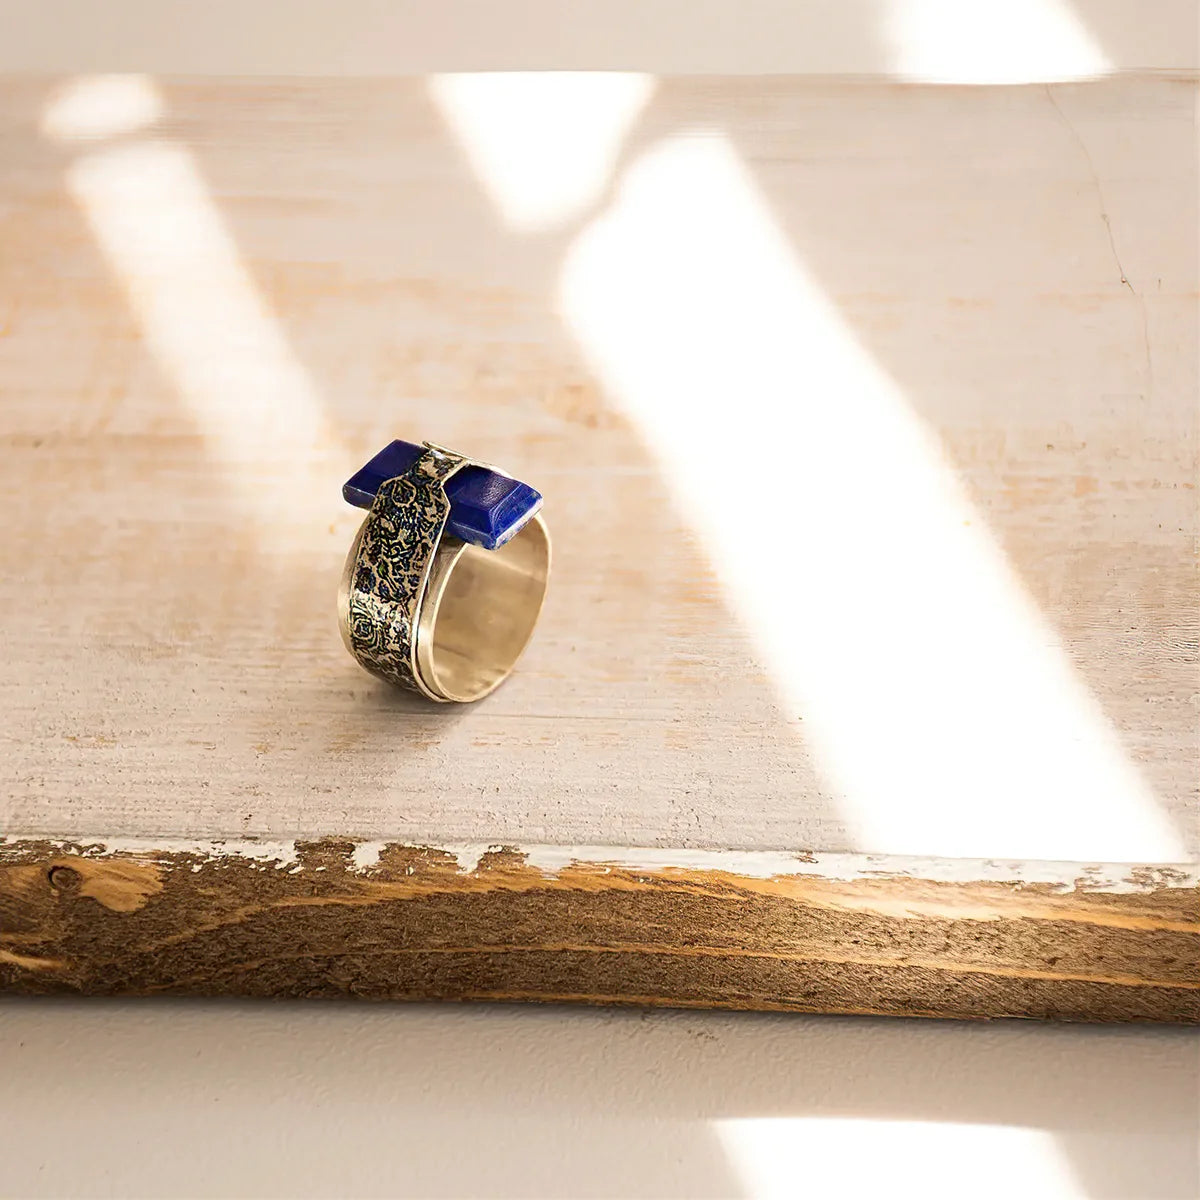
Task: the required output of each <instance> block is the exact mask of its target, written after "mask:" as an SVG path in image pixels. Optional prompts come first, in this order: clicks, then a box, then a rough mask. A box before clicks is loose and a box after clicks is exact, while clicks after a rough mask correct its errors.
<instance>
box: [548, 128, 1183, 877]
mask: <svg viewBox="0 0 1200 1200" xmlns="http://www.w3.org/2000/svg"><path fill="white" fill-rule="evenodd" d="M561 308H562V313H563V316H564V318H565V320H566V321H567V323H568V325H569V327H570V328H571V329H572V330H573V331H574V332H575V334H576V336H577V337H578V339H579V341H580V343H581V345H582V347H583V349H584V351H585V354H586V357H587V359H588V360H589V362H590V365H591V367H592V368H593V370H594V371H595V372H596V374H597V375H598V376H599V377H600V378H601V379H602V380H603V381H604V383H605V384H606V386H607V389H608V391H609V392H610V394H611V395H612V396H613V397H614V398H615V399H616V400H617V402H618V403H620V404H621V405H622V406H623V407H624V408H625V410H626V411H627V412H628V414H629V416H630V417H631V418H632V419H633V420H634V421H635V422H636V424H637V426H638V427H639V428H640V430H641V431H642V433H643V435H644V437H645V439H646V441H647V443H648V444H649V445H650V447H651V448H652V450H653V452H654V454H655V455H656V456H657V458H658V461H659V464H660V465H661V467H662V469H663V470H664V472H665V474H666V476H667V478H668V479H669V481H670V482H671V484H672V485H673V488H674V491H675V494H676V496H677V499H678V503H679V505H680V508H681V510H682V511H683V512H684V513H685V514H686V516H687V519H688V520H689V521H690V522H692V523H693V524H694V525H695V527H696V528H697V530H698V531H699V533H700V534H701V535H702V538H703V542H704V545H705V547H706V548H707V550H708V551H709V553H710V554H711V556H712V558H713V560H714V563H715V566H716V568H717V570H718V573H719V575H720V576H721V578H722V580H723V582H724V585H725V588H726V590H727V594H728V595H729V597H730V600H731V602H732V604H733V606H734V609H735V611H736V612H737V613H738V615H739V616H740V617H741V618H742V619H743V620H744V621H745V622H746V624H747V626H748V627H749V628H750V630H751V631H752V632H753V634H754V635H755V638H756V640H757V642H758V645H759V648H760V654H761V659H762V661H763V663H765V664H766V666H767V667H768V669H769V670H770V672H771V674H772V676H773V677H774V678H775V679H776V680H777V681H778V683H779V685H780V688H781V691H782V693H783V695H784V696H785V698H786V703H787V705H788V708H789V709H790V712H791V715H792V716H794V717H798V718H801V719H802V721H803V726H802V729H803V732H804V734H805V736H806V739H807V741H808V742H809V743H810V744H811V746H812V748H813V751H814V753H815V755H816V757H817V761H818V764H819V766H820V767H821V768H822V770H823V773H824V774H825V776H826V778H827V779H828V780H829V781H831V783H832V784H833V785H834V790H835V793H836V795H837V799H838V803H839V806H840V808H841V810H842V811H843V814H844V815H845V817H846V818H847V819H848V822H849V826H850V829H851V831H852V835H853V838H854V848H856V849H860V850H864V851H870V852H886V853H897V854H900V853H904V854H936V855H945V856H948V857H983V858H990V857H1004V858H1015V859H1020V858H1049V859H1063V860H1067V861H1080V860H1084V861H1088V860H1092V859H1096V860H1105V859H1113V860H1115V861H1135V860H1146V861H1163V862H1170V861H1176V860H1178V859H1179V858H1181V857H1182V856H1183V855H1182V847H1181V845H1180V842H1179V839H1178V837H1177V836H1176V834H1175V832H1174V831H1173V830H1172V828H1171V827H1170V825H1169V824H1168V822H1167V820H1166V818H1165V817H1164V815H1163V814H1162V812H1161V810H1160V808H1159V806H1158V804H1157V803H1156V802H1155V799H1154V797H1153V795H1152V794H1151V793H1150V792H1149V790H1148V789H1147V787H1146V786H1145V784H1144V783H1143V781H1142V780H1141V778H1140V776H1139V774H1138V772H1137V771H1136V770H1135V769H1134V767H1133V765H1132V764H1131V763H1130V761H1129V760H1128V759H1127V757H1126V755H1125V753H1124V752H1123V750H1122V747H1121V744H1120V741H1119V738H1118V736H1117V734H1116V732H1115V730H1114V729H1113V728H1112V727H1111V725H1110V724H1109V722H1108V720H1107V718H1106V717H1105V715H1104V714H1103V712H1102V711H1101V709H1100V707H1099V705H1098V704H1097V703H1096V701H1095V699H1094V698H1093V697H1092V696H1091V694H1090V692H1089V691H1088V690H1087V688H1086V687H1085V686H1084V685H1083V684H1082V683H1081V682H1080V680H1079V679H1078V678H1077V676H1076V674H1075V672H1074V670H1073V668H1072V666H1071V664H1070V662H1069V661H1068V659H1067V656H1066V654H1065V653H1064V650H1063V648H1062V646H1061V644H1060V643H1059V641H1058V638H1057V637H1056V635H1055V633H1054V631H1053V630H1052V629H1051V628H1050V627H1049V626H1048V625H1047V623H1046V622H1045V620H1043V619H1042V617H1041V615H1040V614H1039V612H1038V611H1037V609H1036V607H1035V605H1034V604H1033V603H1032V601H1031V600H1030V598H1029V596H1028V595H1027V593H1026V592H1025V590H1024V588H1023V586H1022V584H1021V582H1020V580H1019V579H1018V578H1017V577H1016V575H1015V574H1014V572H1013V570H1012V568H1011V566H1010V565H1009V564H1008V562H1007V560H1006V558H1005V556H1004V554H1003V552H1002V551H1001V549H1000V548H999V546H998V545H997V543H996V542H995V540H994V539H993V538H992V537H991V536H990V534H989V533H988V531H987V529H986V525H985V523H984V522H983V521H982V520H981V519H980V517H979V514H978V513H977V512H976V511H975V510H974V508H973V506H972V504H971V503H970V501H969V499H968V497H967V495H966V493H965V492H964V490H963V488H962V486H961V484H960V483H959V481H958V479H957V477H956V475H955V473H954V471H953V469H952V468H951V467H950V466H949V464H948V463H947V461H946V460H945V457H944V455H943V453H942V450H941V447H940V445H939V444H938V442H937V441H936V439H935V438H934V437H932V436H931V434H930V433H929V431H928V430H926V428H925V427H924V426H923V425H922V423H921V422H920V421H919V420H918V419H917V417H916V416H915V415H914V414H913V412H912V410H911V409H910V407H909V406H908V404H907V403H906V402H905V399H904V396H903V395H902V394H901V393H900V392H899V390H898V389H897V387H896V385H895V384H894V383H893V382H892V380H891V379H889V378H888V377H887V376H886V375H885V374H884V373H883V372H882V371H881V370H880V369H879V367H878V366H877V365H876V364H875V362H874V361H873V360H872V358H871V357H870V355H869V354H868V353H867V352H866V351H865V350H864V349H863V347H862V346H860V345H859V344H858V343H857V341H856V340H855V338H854V337H853V335H852V334H851V332H850V330H849V329H848V327H847V325H846V323H845V322H844V320H843V319H842V318H841V316H840V315H839V313H838V312H837V310H836V309H835V307H834V306H833V305H832V304H831V303H830V301H829V300H828V298H827V297H826V295H825V294H824V293H823V292H822V291H821V289H820V288H819V287H818V286H817V285H816V284H815V283H814V282H813V281H812V280H811V279H810V278H809V277H808V275H807V274H806V272H805V271H804V270H803V269H802V267H801V266H800V264H799V263H798V262H797V260H796V258H795V256H794V254H793V252H792V249H791V247H790V245H789V244H788V242H787V239H786V237H785V236H784V235H783V233H782V231H781V230H780V229H779V228H778V227H777V225H776V224H775V222H774V220H773V218H772V217H771V215H770V213H769V212H768V211H767V209H766V208H765V206H764V204H763V202H762V200H761V198H760V196H759V194H758V192H757V190H756V188H755V185H754V184H753V182H752V180H751V179H750V178H749V177H748V176H747V174H746V172H745V170H744V168H743V166H742V164H741V162H740V160H739V159H738V157H737V155H736V154H735V152H734V151H733V150H732V148H731V147H730V145H729V144H728V142H727V140H726V139H725V138H724V136H723V135H720V134H717V133H712V134H703V133H695V132H693V133H691V134H689V135H687V136H679V137H676V138H673V139H671V140H669V141H666V142H664V143H661V144H659V145H657V146H656V147H654V148H652V149H651V150H649V151H647V152H646V153H645V154H643V155H642V156H641V157H640V158H639V159H638V160H637V161H636V162H635V163H634V164H633V165H632V166H631V167H630V169H629V170H628V172H627V174H626V175H625V177H624V178H623V180H622V181H621V183H620V186H619V189H618V191H617V194H616V196H615V198H614V200H613V202H612V204H611V206H610V207H609V208H608V210H607V211H605V212H604V213H603V214H602V215H601V216H599V217H598V218H597V219H596V220H595V221H594V222H592V223H591V224H590V225H589V226H588V227H587V228H586V229H585V230H584V231H583V233H582V234H581V235H580V236H579V238H578V239H577V241H576V242H575V244H574V245H573V247H572V248H571V250H570V252H569V254H568V256H567V259H566V261H565V264H564V269H563V273H562V281H561ZM714 686H716V681H714Z"/></svg>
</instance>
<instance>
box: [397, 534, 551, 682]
mask: <svg viewBox="0 0 1200 1200" xmlns="http://www.w3.org/2000/svg"><path fill="white" fill-rule="evenodd" d="M549 576H550V537H549V534H548V533H547V532H546V526H545V524H544V523H543V521H542V519H541V517H540V516H535V517H534V518H533V519H532V520H531V521H530V522H529V523H528V524H527V525H526V526H525V528H524V529H522V530H521V531H520V533H518V534H517V535H516V536H515V537H514V538H513V539H512V540H511V541H509V542H506V543H505V544H504V545H503V546H501V547H500V548H499V549H497V550H485V549H483V548H482V547H481V546H474V545H471V544H470V543H467V542H462V541H459V539H458V538H456V537H451V536H449V535H446V536H443V537H442V539H441V541H440V542H439V543H438V548H437V551H436V553H435V555H434V560H433V566H432V569H431V570H430V573H429V582H428V585H427V587H426V589H425V598H424V600H423V602H422V604H421V608H420V614H419V616H418V621H417V637H416V649H417V656H416V657H417V672H418V674H419V676H420V679H421V682H422V683H423V684H424V685H425V686H426V688H428V689H429V691H430V692H431V693H432V694H433V695H434V696H436V697H437V698H438V699H442V700H458V701H470V700H478V699H480V698H481V697H483V696H486V695H487V694H488V693H489V692H491V691H493V690H494V689H495V688H496V687H498V686H499V685H500V683H502V682H503V680H504V679H505V677H506V676H507V675H508V674H509V672H510V671H511V670H512V669H513V667H514V665H515V664H516V661H517V659H518V658H520V656H521V652H522V651H523V650H524V649H525V647H526V645H527V644H528V643H529V639H530V637H532V635H533V628H534V626H535V625H536V624H537V619H538V614H539V613H540V612H541V610H542V601H543V599H544V598H545V595H546V582H547V580H548V579H549Z"/></svg>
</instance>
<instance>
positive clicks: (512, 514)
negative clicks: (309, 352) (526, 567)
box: [342, 441, 542, 550]
mask: <svg viewBox="0 0 1200 1200" xmlns="http://www.w3.org/2000/svg"><path fill="white" fill-rule="evenodd" d="M424 453H425V447H423V446H415V445H413V443H412V442H401V441H395V442H392V443H391V445H389V446H385V447H384V448H383V449H382V450H380V452H379V453H378V454H377V455H375V457H374V458H373V459H371V461H370V462H369V463H367V465H366V466H365V467H363V468H362V469H361V470H359V471H356V472H355V473H354V474H353V475H352V476H351V477H350V478H349V479H348V480H347V481H346V483H345V484H344V486H343V487H342V495H343V496H344V497H345V498H346V499H347V500H348V501H349V502H350V503H351V504H354V505H356V506H357V507H358V508H370V507H371V505H372V504H374V503H375V493H376V492H378V491H379V488H380V486H381V485H382V484H384V483H386V482H387V481H388V480H389V479H395V478H396V476H397V475H403V474H404V472H405V471H407V470H408V469H409V467H411V466H412V465H413V463H415V462H416V461H417V459H419V458H420V457H421V455H422V454H424ZM446 498H447V499H448V500H449V501H450V516H449V518H448V519H447V521H446V531H447V532H448V533H452V534H454V536H455V537H460V538H462V540H463V541H464V542H472V543H474V544H475V545H477V546H482V547H483V548H484V549H485V550H496V549H498V548H499V547H500V546H503V545H504V543H505V542H507V541H508V540H509V539H510V538H512V537H513V536H515V535H516V534H517V533H518V532H519V531H520V530H521V528H522V527H523V526H524V525H525V523H526V522H527V521H528V520H529V519H530V517H532V516H533V515H534V513H536V512H537V510H538V509H539V508H541V507H542V494H541V492H536V491H534V490H533V488H531V487H530V486H529V484H527V483H521V482H520V480H517V479H509V477H508V476H507V475H501V474H499V473H498V472H496V471H489V470H488V468H487V467H476V466H466V467H462V468H461V469H459V470H457V471H455V472H454V474H453V475H451V476H450V478H449V479H447V480H446Z"/></svg>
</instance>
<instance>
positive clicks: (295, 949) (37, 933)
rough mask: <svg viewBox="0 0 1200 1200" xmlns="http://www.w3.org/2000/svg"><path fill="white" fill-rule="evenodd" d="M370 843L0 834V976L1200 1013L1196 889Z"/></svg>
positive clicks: (931, 1008)
mask: <svg viewBox="0 0 1200 1200" xmlns="http://www.w3.org/2000/svg"><path fill="white" fill-rule="evenodd" d="M355 851H356V847H355V845H354V844H353V843H349V842H337V841H333V840H326V841H323V842H318V843H302V844H300V845H298V846H297V847H296V861H295V862H294V863H286V864H285V863H280V862H272V861H270V860H267V861H263V860H261V859H259V860H256V859H254V858H250V857H248V856H247V855H246V854H245V853H244V852H242V853H239V852H238V851H234V850H229V849H226V848H222V847H220V846H216V845H214V846H211V847H207V848H204V847H198V848H196V849H195V850H193V851H190V852H170V851H157V852H155V851H151V850H143V851H141V852H140V853H130V852H125V853H121V854H113V853H108V852H104V851H101V850H99V849H98V848H96V847H73V848H63V847H61V846H54V845H51V844H49V843H45V842H43V843H35V842H27V843H24V844H16V845H10V846H5V847H3V848H2V849H0V913H2V914H3V916H4V926H3V928H4V930H5V932H4V933H3V934H0V989H4V990H13V991H17V992H26V993H39V994H40V993H46V994H57V993H64V992H68V993H83V994H87V995H117V994H120V995H129V994H132V995H156V994H161V993H177V992H186V993H195V994H202V995H241V996H337V995H353V996H361V997H367V998H375V999H382V998H389V999H421V998H429V997H441V998H446V999H459V1000H542V1001H559V1000H584V1001H589V1002H594V1003H626V1004H669V1005H676V1006H687V1007H720V1008H754V1009H788V1010H795V1011H810V1012H811V1011H830V1012H870V1013H893V1014H899V1013H907V1014H912V1015H926V1016H953V1017H994V1016H1037V1017H1051V1018H1056V1019H1069V1020H1158V1021H1184V1022H1196V1021H1200V973H1198V969H1197V968H1198V966H1200V912H1198V911H1197V905H1196V899H1197V892H1196V888H1195V884H1194V881H1192V885H1191V886H1187V881H1185V880H1182V879H1180V878H1172V876H1171V873H1169V872H1168V873H1163V874H1162V875H1160V876H1159V877H1157V878H1154V877H1145V878H1143V880H1142V882H1141V884H1140V885H1139V886H1137V887H1136V889H1135V890H1134V891H1132V892H1127V893H1125V894H1119V895H1118V894H1112V893H1105V892H1102V891H1101V892H1091V891H1088V890H1087V888H1086V884H1085V882H1084V881H1083V880H1080V881H1078V887H1077V888H1076V889H1074V890H1072V891H1071V892H1067V893H1064V891H1063V889H1061V887H1056V886H1050V885H1044V884H1043V885H1036V884H1013V883H996V882H989V881H978V882H974V883H962V882H951V883H947V882H937V881H933V880H919V879H914V878H912V877H904V878H898V877H895V876H888V875H887V874H884V873H879V874H877V875H875V876H874V877H861V878H857V879H848V880H835V879H829V878H823V877H821V876H819V875H805V876H775V877H768V878H756V877H751V876H747V875H740V874H738V873H736V872H735V871H733V870H728V871H726V870H720V869H707V870H705V869H697V868H695V867H682V868H669V867H667V868H664V867H641V868H636V869H634V868H630V867H622V866H620V865H619V864H616V863H604V862H580V861H574V862H572V863H571V864H570V865H567V866H564V867H563V868H562V869H560V870H558V871H556V872H555V873H553V874H546V873H545V872H544V871H541V870H539V869H538V868H537V867H535V866H531V865H529V862H528V861H527V856H526V855H525V854H523V853H521V852H519V851H515V850H511V849H499V848H498V849H496V850H492V851H489V852H487V853H485V854H484V855H483V856H482V857H481V858H480V860H479V862H478V864H477V865H476V866H475V867H474V868H473V869H471V870H468V871H463V870H462V869H461V868H460V865H459V863H458V862H457V861H456V859H455V858H454V856H453V855H451V854H449V853H447V852H445V851H438V850H434V849H430V848H422V847H413V846H402V845H396V844H392V845H388V846H385V847H380V848H377V850H376V851H373V853H378V854H379V857H378V859H377V860H376V861H375V862H374V863H373V864H372V865H371V866H370V867H369V868H366V869H360V868H359V867H357V866H356V865H355Z"/></svg>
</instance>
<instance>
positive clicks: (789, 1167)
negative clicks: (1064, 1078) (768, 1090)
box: [712, 1117, 1088, 1200]
mask: <svg viewBox="0 0 1200 1200" xmlns="http://www.w3.org/2000/svg"><path fill="white" fill-rule="evenodd" d="M712 1124H713V1128H714V1130H715V1132H716V1135H717V1138H718V1140H719V1141H720V1143H721V1146H722V1148H723V1149H724V1151H725V1153H726V1154H727V1155H728V1157H729V1160H730V1162H731V1164H732V1165H733V1167H734V1169H735V1170H736V1171H737V1173H738V1176H739V1178H740V1181H741V1183H742V1185H743V1187H744V1188H745V1189H746V1190H745V1195H746V1196H747V1197H749V1198H750V1200H775V1198H776V1197H779V1198H780V1200H783V1198H784V1197H786V1198H787V1200H792V1198H793V1197H795V1196H800V1195H806V1196H868V1195H879V1196H888V1197H894V1200H923V1198H924V1197H926V1196H957V1195H969V1196H971V1197H972V1198H975V1200H1009V1198H1010V1197H1012V1196H1021V1195H1024V1196H1053V1197H1055V1200H1075V1198H1076V1197H1077V1198H1078V1200H1084V1198H1085V1197H1086V1196H1087V1194H1088V1193H1087V1192H1086V1191H1085V1190H1084V1189H1083V1188H1082V1187H1081V1186H1080V1183H1079V1181H1078V1180H1077V1179H1076V1178H1075V1175H1074V1172H1072V1171H1071V1170H1070V1168H1069V1167H1068V1166H1067V1164H1066V1162H1065V1161H1064V1159H1063V1156H1062V1154H1061V1152H1060V1151H1059V1150H1058V1148H1057V1145H1056V1142H1055V1138H1054V1135H1053V1134H1051V1133H1050V1132H1048V1131H1047V1130H1043V1129H1026V1128H1022V1127H1019V1126H1012V1125H974V1124H970V1125H968V1124H957V1123H954V1122H950V1121H906V1120H894V1121H893V1120H878V1119H872V1118H866V1117H733V1118H726V1119H718V1120H715V1121H713V1123H712ZM985 1163H992V1164H1003V1166H1002V1168H1000V1169H996V1170H990V1171H989V1170H986V1169H983V1166H982V1164H985Z"/></svg>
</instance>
